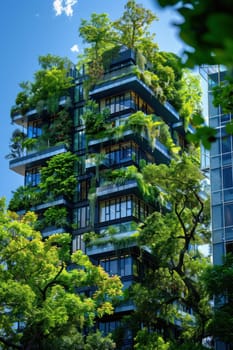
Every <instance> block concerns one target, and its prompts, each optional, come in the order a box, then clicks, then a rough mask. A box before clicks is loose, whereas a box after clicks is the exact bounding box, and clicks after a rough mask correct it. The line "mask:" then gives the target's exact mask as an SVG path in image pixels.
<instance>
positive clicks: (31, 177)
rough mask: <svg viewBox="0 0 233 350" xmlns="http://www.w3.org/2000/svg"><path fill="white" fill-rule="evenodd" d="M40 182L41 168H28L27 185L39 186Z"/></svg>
mask: <svg viewBox="0 0 233 350" xmlns="http://www.w3.org/2000/svg"><path fill="white" fill-rule="evenodd" d="M39 183H40V168H37V167H36V168H31V169H28V170H26V174H25V186H37V185H38V184H39Z"/></svg>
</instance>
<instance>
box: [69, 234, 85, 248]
mask: <svg viewBox="0 0 233 350" xmlns="http://www.w3.org/2000/svg"><path fill="white" fill-rule="evenodd" d="M72 249H73V252H76V250H82V251H85V244H84V242H83V239H82V235H77V236H75V237H74V238H73V241H72Z"/></svg>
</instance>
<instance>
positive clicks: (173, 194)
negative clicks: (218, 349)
mask: <svg viewBox="0 0 233 350" xmlns="http://www.w3.org/2000/svg"><path fill="white" fill-rule="evenodd" d="M143 175H144V180H145V181H146V182H147V183H150V184H151V185H153V186H156V188H157V190H159V192H160V194H159V205H160V211H155V212H154V213H153V214H152V215H150V216H149V217H148V218H147V219H146V220H145V223H144V224H143V225H142V226H141V228H140V229H139V243H140V244H141V246H142V247H145V246H147V247H148V248H149V249H150V253H151V254H152V260H151V263H150V264H149V266H148V268H147V269H146V270H145V278H144V280H143V282H142V283H141V284H136V285H135V286H134V287H133V289H132V296H133V299H134V301H135V303H136V305H137V312H136V317H138V318H137V320H139V321H140V322H142V323H143V325H144V327H145V329H144V334H146V333H150V330H154V332H155V333H157V335H152V334H151V335H149V336H148V338H147V340H146V339H144V340H143V337H142V336H141V333H140V332H139V334H138V335H137V338H136V339H137V341H138V344H141V345H143V344H144V346H145V348H146V346H148V348H150V347H149V343H150V340H149V339H150V338H151V337H152V338H151V341H152V339H154V341H155V340H156V343H158V344H160V346H161V349H167V348H168V347H167V346H168V344H170V345H169V346H170V347H171V348H173V347H174V349H175V348H176V347H177V348H179V349H180V348H181V346H184V344H186V347H184V348H185V349H188V348H190V349H191V348H192V346H193V348H195V346H196V347H197V349H198V346H199V348H200V349H201V348H202V345H201V344H202V342H203V340H204V339H205V338H206V337H207V336H208V335H209V333H208V332H209V329H208V324H209V319H210V318H211V307H210V304H209V299H208V295H207V293H206V290H205V288H204V284H203V283H201V281H200V276H201V274H202V271H203V270H204V269H205V268H206V266H208V264H209V261H208V258H206V257H204V256H203V255H202V254H201V253H200V251H199V249H198V246H199V245H201V244H203V243H206V242H208V241H209V236H210V232H209V206H208V200H207V198H205V197H203V194H202V191H201V180H202V174H201V172H200V170H199V166H198V165H197V164H195V161H194V160H193V159H191V157H188V156H187V155H184V156H183V157H182V158H181V159H180V161H172V162H171V164H170V165H164V164H161V165H154V164H151V165H147V166H146V167H144V168H143ZM176 320H179V325H180V327H178V328H177V321H176ZM175 329H176V330H175ZM162 338H163V339H162ZM147 341H148V342H149V343H148V344H145V343H146V342H147ZM188 344H192V346H191V345H188ZM198 344H199V345H198ZM179 346H180V347H179ZM188 346H190V347H188ZM170 347H169V349H170ZM138 348H140V349H141V347H140V346H139V345H138ZM155 348H156V347H155ZM142 349H144V347H142ZM151 349H152V347H151ZM156 349H157V348H156ZM158 349H160V347H159V346H158Z"/></svg>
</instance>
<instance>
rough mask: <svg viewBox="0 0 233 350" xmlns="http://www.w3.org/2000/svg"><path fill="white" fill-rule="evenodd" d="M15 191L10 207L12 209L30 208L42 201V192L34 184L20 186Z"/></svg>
mask: <svg viewBox="0 0 233 350" xmlns="http://www.w3.org/2000/svg"><path fill="white" fill-rule="evenodd" d="M12 192H13V196H12V198H11V200H10V202H9V206H8V209H9V210H12V211H20V210H25V211H27V210H29V209H31V208H32V207H33V206H35V205H37V204H39V203H41V201H42V200H43V197H42V193H40V192H39V191H38V190H37V189H36V188H35V187H32V186H20V187H18V188H17V189H16V190H15V191H12Z"/></svg>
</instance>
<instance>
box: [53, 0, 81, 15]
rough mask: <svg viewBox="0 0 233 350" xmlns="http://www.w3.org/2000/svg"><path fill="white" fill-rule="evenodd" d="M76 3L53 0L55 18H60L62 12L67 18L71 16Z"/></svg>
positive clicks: (67, 0) (74, 0)
mask: <svg viewBox="0 0 233 350" xmlns="http://www.w3.org/2000/svg"><path fill="white" fill-rule="evenodd" d="M77 2H78V0H54V1H53V8H54V10H55V13H56V16H60V15H61V14H62V13H63V12H64V13H65V14H66V15H67V16H73V6H74V5H75V4H76V3H77Z"/></svg>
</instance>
